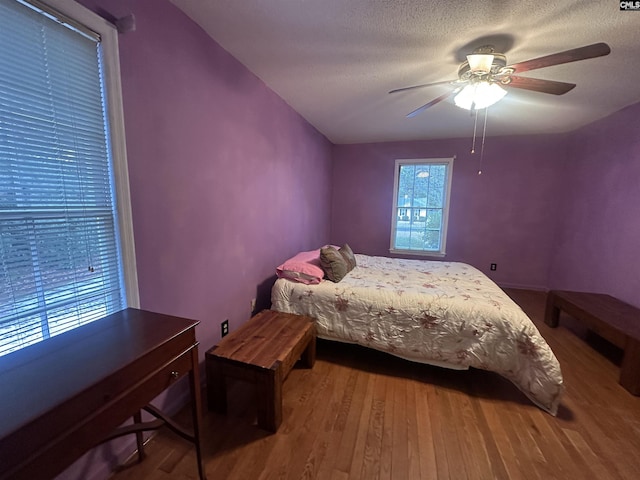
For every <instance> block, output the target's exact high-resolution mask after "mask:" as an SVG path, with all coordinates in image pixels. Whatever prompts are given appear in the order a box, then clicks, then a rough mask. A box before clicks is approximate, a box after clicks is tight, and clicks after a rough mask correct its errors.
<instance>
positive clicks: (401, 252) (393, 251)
mask: <svg viewBox="0 0 640 480" xmlns="http://www.w3.org/2000/svg"><path fill="white" fill-rule="evenodd" d="M389 253H391V254H393V255H415V256H417V257H436V258H444V257H445V256H446V255H447V254H446V252H429V251H424V250H397V249H393V248H390V249H389Z"/></svg>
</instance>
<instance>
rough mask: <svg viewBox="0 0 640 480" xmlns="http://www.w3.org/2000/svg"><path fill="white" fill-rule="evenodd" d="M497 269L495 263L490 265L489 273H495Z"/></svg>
mask: <svg viewBox="0 0 640 480" xmlns="http://www.w3.org/2000/svg"><path fill="white" fill-rule="evenodd" d="M497 269H498V265H497V264H496V263H492V264H491V271H492V272H495V271H496V270H497Z"/></svg>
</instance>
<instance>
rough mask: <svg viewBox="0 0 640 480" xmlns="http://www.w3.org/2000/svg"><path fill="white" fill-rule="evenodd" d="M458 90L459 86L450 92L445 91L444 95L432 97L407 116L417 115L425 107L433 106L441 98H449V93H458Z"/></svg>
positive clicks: (441, 99)
mask: <svg viewBox="0 0 640 480" xmlns="http://www.w3.org/2000/svg"><path fill="white" fill-rule="evenodd" d="M459 91H460V88H456V89H454V90H453V91H451V92H448V93H445V94H444V95H440V96H439V97H437V98H434V99H433V100H431V101H430V102H429V103H425V104H424V105H422V106H421V107H420V108H416V109H415V110H414V111H413V112H411V113H408V114H407V118H412V117H415V116H416V115H418V114H419V113H421V112H423V111H425V110H426V109H427V108H429V107H433V106H434V105H435V104H436V103H440V102H441V101H443V100H446V99H447V98H449V97H450V96H451V95H455V94H456V93H458V92H459Z"/></svg>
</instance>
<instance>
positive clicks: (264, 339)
mask: <svg viewBox="0 0 640 480" xmlns="http://www.w3.org/2000/svg"><path fill="white" fill-rule="evenodd" d="M301 357H302V359H303V361H304V362H305V364H306V366H307V367H309V368H311V367H313V364H314V362H315V357H316V330H315V324H314V321H313V319H312V318H309V317H305V316H301V315H293V314H289V313H282V312H276V311H273V310H263V311H262V312H260V313H258V314H257V315H255V316H254V317H253V318H251V319H250V320H249V321H248V322H247V323H245V324H243V325H242V326H241V327H240V328H239V329H238V330H236V331H235V332H232V333H230V334H229V335H227V336H226V337H224V338H223V339H222V340H221V341H220V343H219V344H218V345H216V346H215V347H214V348H212V349H211V350H209V351H208V352H206V354H205V363H206V372H207V392H208V404H209V409H210V410H213V411H216V412H219V413H226V411H227V389H226V381H225V378H226V377H233V378H237V379H240V380H245V381H249V382H252V383H254V384H255V386H256V399H257V412H258V426H260V427H261V428H263V429H265V430H269V431H271V432H275V431H277V430H278V427H279V426H280V424H281V423H282V384H283V382H284V380H285V378H286V377H287V375H288V374H289V372H290V371H291V369H292V368H293V366H294V365H295V363H296V362H297V360H298V359H299V358H301Z"/></svg>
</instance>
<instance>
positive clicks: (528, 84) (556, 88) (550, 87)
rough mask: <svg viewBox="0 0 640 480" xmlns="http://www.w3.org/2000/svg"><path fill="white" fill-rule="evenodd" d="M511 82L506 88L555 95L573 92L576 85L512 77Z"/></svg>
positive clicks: (506, 84)
mask: <svg viewBox="0 0 640 480" xmlns="http://www.w3.org/2000/svg"><path fill="white" fill-rule="evenodd" d="M509 79H510V81H509V82H508V83H505V84H504V86H505V87H514V88H522V89H524V90H533V91H534V92H541V93H551V94H553V95H563V94H565V93H567V92H568V91H569V90H572V89H573V88H574V87H575V86H576V84H575V83H565V82H556V81H554V80H542V79H540V78H529V77H518V76H516V75H511V76H510V77H509Z"/></svg>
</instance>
